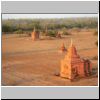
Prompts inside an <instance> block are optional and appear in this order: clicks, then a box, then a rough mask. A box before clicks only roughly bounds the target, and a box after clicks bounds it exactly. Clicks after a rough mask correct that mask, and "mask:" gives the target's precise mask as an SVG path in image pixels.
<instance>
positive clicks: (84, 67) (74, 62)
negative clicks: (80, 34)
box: [60, 41, 92, 80]
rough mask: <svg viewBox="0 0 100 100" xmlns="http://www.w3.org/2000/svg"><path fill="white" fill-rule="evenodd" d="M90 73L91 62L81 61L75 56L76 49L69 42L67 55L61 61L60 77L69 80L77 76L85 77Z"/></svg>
mask: <svg viewBox="0 0 100 100" xmlns="http://www.w3.org/2000/svg"><path fill="white" fill-rule="evenodd" d="M91 72H92V68H91V62H90V61H89V60H85V59H81V58H80V56H79V55H78V54H77V51H76V48H75V46H74V45H73V43H72V41H71V45H70V47H69V49H68V51H67V55H65V58H64V59H63V60H62V61H61V71H60V76H61V77H64V78H68V79H70V80H73V79H75V78H76V77H77V76H79V77H85V76H88V75H90V74H91Z"/></svg>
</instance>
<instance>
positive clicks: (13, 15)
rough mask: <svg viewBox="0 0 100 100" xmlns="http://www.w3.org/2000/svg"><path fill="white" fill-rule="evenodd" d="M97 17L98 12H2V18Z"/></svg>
mask: <svg viewBox="0 0 100 100" xmlns="http://www.w3.org/2000/svg"><path fill="white" fill-rule="evenodd" d="M73 17H98V14H2V19H18V18H73Z"/></svg>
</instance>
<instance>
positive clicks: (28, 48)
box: [2, 31, 98, 86]
mask: <svg viewBox="0 0 100 100" xmlns="http://www.w3.org/2000/svg"><path fill="white" fill-rule="evenodd" d="M71 38H72V39H73V43H74V45H75V46H76V49H77V52H78V54H79V55H80V56H81V57H83V58H88V59H89V60H91V62H92V69H93V75H91V76H89V77H86V78H81V79H77V80H75V81H73V82H71V81H70V80H68V79H65V78H61V77H60V76H59V75H58V74H59V71H60V61H61V59H63V58H64V56H65V55H66V53H60V52H59V49H60V47H61V45H62V43H63V42H64V44H65V45H66V48H68V46H69V45H70V40H71ZM96 40H97V36H94V35H93V32H92V31H86V32H85V31H82V32H79V33H78V34H72V35H68V36H66V37H63V38H62V39H57V38H54V39H49V40H48V39H41V40H37V41H33V40H32V39H31V37H17V35H11V34H10V35H2V85H3V86H97V85H98V60H97V59H93V58H94V57H96V56H98V48H97V46H96V45H95V42H96Z"/></svg>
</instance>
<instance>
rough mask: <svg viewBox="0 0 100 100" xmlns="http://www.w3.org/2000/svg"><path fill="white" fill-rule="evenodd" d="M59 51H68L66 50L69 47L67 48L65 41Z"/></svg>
mask: <svg viewBox="0 0 100 100" xmlns="http://www.w3.org/2000/svg"><path fill="white" fill-rule="evenodd" d="M59 51H60V52H66V51H67V49H66V47H65V45H64V43H62V46H61V48H60V50H59Z"/></svg>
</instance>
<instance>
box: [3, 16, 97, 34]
mask: <svg viewBox="0 0 100 100" xmlns="http://www.w3.org/2000/svg"><path fill="white" fill-rule="evenodd" d="M34 27H35V28H36V29H37V30H38V31H45V30H46V29H48V30H61V29H64V28H66V29H71V28H97V27H98V19H97V18H96V17H93V18H92V17H91V18H54V19H5V20H4V19H3V20H2V32H15V31H19V30H21V31H32V30H33V29H34Z"/></svg>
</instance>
